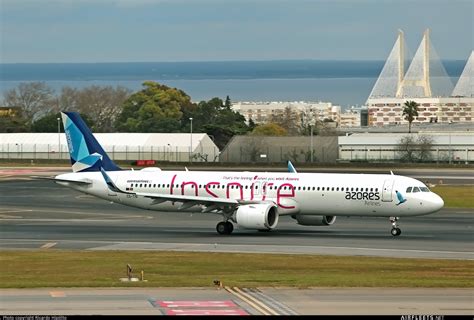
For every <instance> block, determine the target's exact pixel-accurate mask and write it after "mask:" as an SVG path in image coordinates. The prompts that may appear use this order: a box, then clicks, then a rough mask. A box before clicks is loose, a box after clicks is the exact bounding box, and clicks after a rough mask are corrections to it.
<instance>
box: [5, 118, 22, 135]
mask: <svg viewBox="0 0 474 320" xmlns="http://www.w3.org/2000/svg"><path fill="white" fill-rule="evenodd" d="M14 132H28V126H27V125H26V123H25V120H24V119H23V118H21V117H19V116H12V117H0V133H14Z"/></svg>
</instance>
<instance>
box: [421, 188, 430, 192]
mask: <svg viewBox="0 0 474 320" xmlns="http://www.w3.org/2000/svg"><path fill="white" fill-rule="evenodd" d="M420 190H421V191H422V192H430V189H428V188H427V187H420Z"/></svg>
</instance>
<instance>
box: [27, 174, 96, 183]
mask: <svg viewBox="0 0 474 320" xmlns="http://www.w3.org/2000/svg"><path fill="white" fill-rule="evenodd" d="M30 178H33V179H38V180H50V181H55V182H70V183H76V184H82V185H86V184H91V183H92V181H90V180H72V179H59V178H54V177H41V176H30Z"/></svg>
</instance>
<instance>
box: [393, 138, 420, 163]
mask: <svg viewBox="0 0 474 320" xmlns="http://www.w3.org/2000/svg"><path fill="white" fill-rule="evenodd" d="M397 149H398V154H399V157H400V160H401V161H402V162H414V161H415V160H416V158H415V151H416V143H415V138H414V137H413V136H411V135H410V136H404V137H402V138H401V139H400V141H399V142H398V145H397Z"/></svg>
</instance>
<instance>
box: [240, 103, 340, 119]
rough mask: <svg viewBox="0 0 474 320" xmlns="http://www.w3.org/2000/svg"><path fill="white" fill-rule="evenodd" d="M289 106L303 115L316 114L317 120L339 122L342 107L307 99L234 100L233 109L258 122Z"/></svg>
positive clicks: (279, 112) (277, 113)
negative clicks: (285, 100) (284, 100)
mask: <svg viewBox="0 0 474 320" xmlns="http://www.w3.org/2000/svg"><path fill="white" fill-rule="evenodd" d="M287 107H289V108H291V110H293V111H295V112H296V114H297V115H298V116H299V117H301V116H302V115H306V116H311V115H312V116H314V117H315V120H321V121H323V120H325V119H330V120H333V121H334V122H336V123H337V124H339V117H340V113H341V107H340V106H337V105H333V104H332V103H331V102H307V101H287V102H281V101H268V102H245V101H241V102H234V103H233V106H232V109H233V110H234V111H237V112H239V113H241V114H242V115H243V116H244V117H245V119H246V121H247V122H248V121H249V120H250V119H252V121H253V122H255V123H256V124H261V123H267V122H269V121H271V118H272V116H277V115H279V114H282V113H283V112H284V111H285V109H286V108H287Z"/></svg>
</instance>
